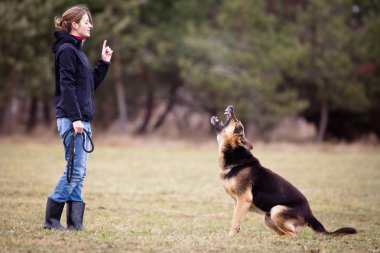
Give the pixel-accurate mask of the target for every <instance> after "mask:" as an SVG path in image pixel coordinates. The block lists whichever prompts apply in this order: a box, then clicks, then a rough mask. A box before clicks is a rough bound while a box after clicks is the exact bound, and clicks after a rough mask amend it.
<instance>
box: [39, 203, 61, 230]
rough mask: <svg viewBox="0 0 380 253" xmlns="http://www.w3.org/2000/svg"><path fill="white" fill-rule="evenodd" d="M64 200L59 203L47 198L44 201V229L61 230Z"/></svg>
mask: <svg viewBox="0 0 380 253" xmlns="http://www.w3.org/2000/svg"><path fill="white" fill-rule="evenodd" d="M64 205H65V202H63V203H59V202H55V201H54V200H52V199H50V198H48V199H47V203H46V213H45V223H44V225H43V228H44V229H54V230H63V229H64V227H63V226H62V224H61V215H62V211H63V207H64Z"/></svg>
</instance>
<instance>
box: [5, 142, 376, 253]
mask: <svg viewBox="0 0 380 253" xmlns="http://www.w3.org/2000/svg"><path fill="white" fill-rule="evenodd" d="M125 142H126V143H127V144H128V145H123V141H121V140H120V139H119V140H117V139H115V140H114V141H103V140H96V143H97V144H98V145H97V147H96V149H95V152H94V153H93V154H92V155H91V157H90V162H89V166H88V176H87V178H86V182H85V186H84V198H85V200H86V202H87V206H86V213H85V225H86V229H85V230H84V231H79V232H78V231H77V232H73V231H63V232H55V231H46V230H42V229H41V225H42V223H43V219H44V208H45V203H46V197H47V196H48V194H50V192H51V191H52V190H53V188H54V186H55V183H56V181H57V180H58V178H59V176H60V175H61V173H62V171H63V168H64V166H65V162H64V161H63V152H62V147H61V146H60V145H59V140H58V139H57V138H56V137H54V138H53V141H46V140H38V139H30V140H28V141H23V140H21V139H20V140H3V141H0V201H1V205H0V217H1V218H0V222H1V227H0V251H1V252H236V251H239V252H379V251H380V248H379V247H380V242H379V238H380V219H379V213H380V196H379V193H380V156H379V151H380V150H379V148H376V147H375V148H374V147H372V148H363V147H361V146H349V147H347V146H342V145H338V146H331V145H325V146H318V147H316V146H311V145H308V146H301V147H299V146H296V145H285V144H280V145H272V146H266V145H261V144H259V145H254V150H255V153H256V156H257V157H258V158H259V159H260V160H261V162H262V163H263V164H264V165H265V166H267V167H269V168H271V169H273V170H274V171H276V172H278V173H279V174H281V175H283V176H284V177H285V178H287V179H289V180H290V181H291V182H293V183H294V184H295V185H296V186H298V188H300V189H301V191H302V192H303V193H304V194H305V195H306V197H307V198H308V199H309V201H310V204H311V207H312V209H313V210H314V213H315V215H316V216H317V217H318V218H319V219H320V220H321V221H322V223H323V224H324V225H325V227H326V228H327V229H329V230H334V229H337V228H339V227H342V226H353V227H355V228H357V229H358V231H359V234H358V235H354V236H346V237H342V238H329V237H322V236H318V235H316V234H314V233H313V232H312V231H311V230H310V229H308V228H307V229H305V230H304V231H302V232H301V233H300V234H299V236H298V237H296V238H282V237H279V236H277V235H275V234H274V233H273V232H272V231H270V230H269V229H267V228H266V227H265V225H264V223H263V221H262V217H261V216H260V215H258V214H255V213H250V214H248V217H247V218H246V220H245V221H244V223H243V225H242V230H241V232H240V234H238V235H237V236H236V237H233V238H230V237H228V230H229V224H230V220H231V216H232V201H231V199H230V198H229V197H228V196H227V195H226V194H225V193H224V191H223V189H222V187H221V185H220V183H219V181H218V176H217V175H218V167H217V157H216V155H217V152H216V144H215V143H213V142H207V143H203V144H202V145H200V144H199V145H198V144H197V143H196V142H193V143H192V144H191V145H185V144H184V142H180V143H179V144H178V145H176V144H175V142H170V143H168V142H165V145H164V146H163V147H162V146H161V145H160V143H161V142H160V140H153V141H150V140H148V141H147V140H145V141H144V140H142V139H141V140H139V141H132V140H125ZM115 145H116V146H115ZM64 222H65V218H63V223H64Z"/></svg>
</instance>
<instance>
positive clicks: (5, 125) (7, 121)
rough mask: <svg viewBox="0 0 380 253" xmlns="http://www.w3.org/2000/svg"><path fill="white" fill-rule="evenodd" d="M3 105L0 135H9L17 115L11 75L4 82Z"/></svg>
mask: <svg viewBox="0 0 380 253" xmlns="http://www.w3.org/2000/svg"><path fill="white" fill-rule="evenodd" d="M4 86H5V87H4V98H5V99H4V104H3V112H2V113H3V115H2V118H1V119H2V121H1V122H0V124H1V125H0V134H2V135H10V134H11V133H12V129H13V127H14V122H15V120H16V114H17V100H16V97H15V84H14V82H13V79H12V77H11V74H9V75H8V78H7V79H6V80H5V82H4Z"/></svg>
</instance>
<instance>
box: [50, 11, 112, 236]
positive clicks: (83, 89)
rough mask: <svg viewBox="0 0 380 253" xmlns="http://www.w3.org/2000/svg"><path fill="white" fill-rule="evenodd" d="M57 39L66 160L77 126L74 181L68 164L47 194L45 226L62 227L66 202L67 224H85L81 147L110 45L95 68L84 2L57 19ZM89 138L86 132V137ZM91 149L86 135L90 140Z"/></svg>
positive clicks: (59, 103) (60, 126) (84, 156)
mask: <svg viewBox="0 0 380 253" xmlns="http://www.w3.org/2000/svg"><path fill="white" fill-rule="evenodd" d="M54 23H55V29H56V32H55V33H54V36H55V38H56V40H55V42H54V44H53V47H52V50H53V52H54V54H55V79H56V89H55V104H56V118H57V127H58V132H59V134H60V136H61V138H62V141H63V142H64V143H63V144H64V147H65V159H66V161H67V160H68V159H69V150H68V147H66V146H69V144H70V143H69V142H70V140H69V138H66V139H67V140H66V142H65V138H64V133H65V132H66V131H68V130H70V129H71V128H73V129H74V131H75V137H74V138H75V142H74V143H75V144H74V145H75V156H74V165H73V173H72V177H71V180H68V177H67V174H66V173H67V172H66V169H65V172H64V175H63V176H62V177H61V178H60V179H59V181H58V184H57V186H56V187H55V189H54V191H53V193H52V194H51V195H50V196H49V197H48V200H47V204H46V214H45V223H44V226H43V227H44V228H46V229H56V230H62V229H63V226H62V225H61V223H60V219H61V215H62V210H63V207H64V205H65V203H67V206H66V211H67V212H66V214H67V228H68V229H77V230H80V229H83V213H84V207H85V203H84V201H83V199H82V187H83V180H84V177H85V176H86V164H87V159H88V154H87V153H86V152H85V151H84V150H83V148H84V147H82V134H83V135H85V133H84V130H86V131H87V132H88V133H89V134H90V135H91V128H90V122H91V120H92V118H93V115H94V90H95V89H96V88H97V87H98V86H99V84H100V83H101V82H102V81H103V79H104V77H105V76H106V74H107V71H108V67H109V64H110V61H111V57H112V52H113V51H112V49H111V48H109V47H108V46H106V41H104V43H103V49H102V54H101V55H102V57H101V59H100V60H99V61H98V63H97V67H96V68H95V70H93V69H92V67H91V65H90V63H89V61H88V59H87V57H86V55H85V54H84V52H83V51H82V45H83V42H84V41H85V40H86V39H87V38H88V37H90V34H91V30H92V27H93V24H92V19H91V14H90V12H89V10H88V9H87V8H86V7H85V6H83V5H77V6H74V7H71V8H70V9H68V10H67V11H65V12H64V13H63V15H62V17H56V18H55V19H54ZM86 138H87V137H86ZM86 143H87V147H86V149H88V139H86Z"/></svg>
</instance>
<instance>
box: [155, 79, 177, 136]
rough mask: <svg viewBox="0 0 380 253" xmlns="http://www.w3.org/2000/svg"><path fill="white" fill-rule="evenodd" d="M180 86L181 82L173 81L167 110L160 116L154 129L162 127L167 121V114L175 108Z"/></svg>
mask: <svg viewBox="0 0 380 253" xmlns="http://www.w3.org/2000/svg"><path fill="white" fill-rule="evenodd" d="M180 86H181V84H178V83H177V81H173V82H172V85H171V87H170V91H169V97H168V100H167V104H166V107H165V110H164V112H163V113H162V114H161V115H160V116H159V117H158V120H157V121H156V123H155V124H154V126H153V130H157V129H158V128H160V126H161V125H162V124H163V123H164V122H165V119H166V116H167V115H168V113H169V112H170V111H171V110H172V109H173V107H174V104H175V101H176V98H177V90H178V88H179V87H180Z"/></svg>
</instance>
